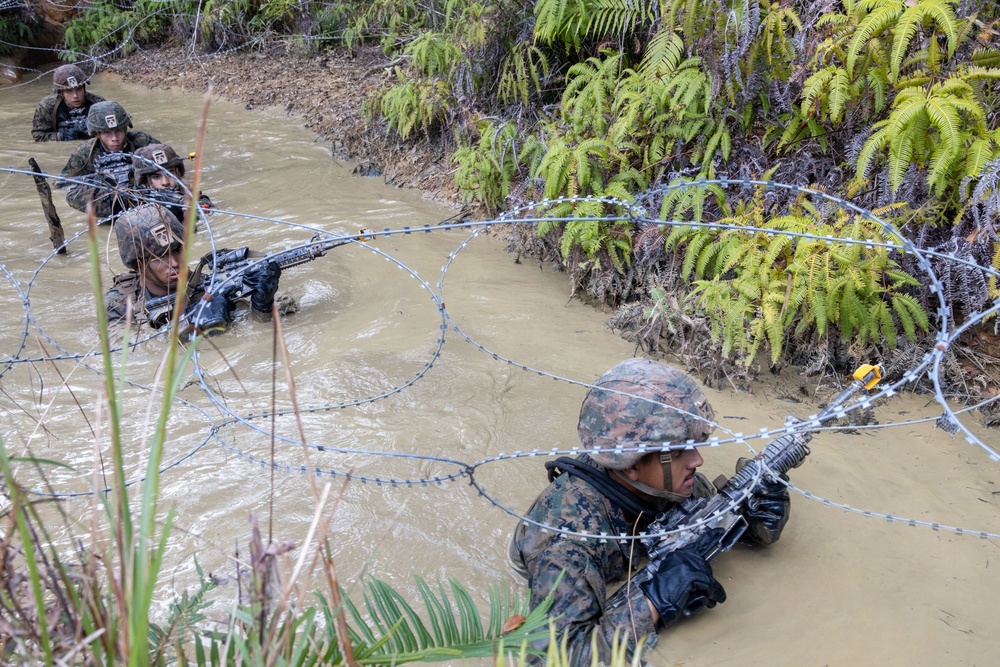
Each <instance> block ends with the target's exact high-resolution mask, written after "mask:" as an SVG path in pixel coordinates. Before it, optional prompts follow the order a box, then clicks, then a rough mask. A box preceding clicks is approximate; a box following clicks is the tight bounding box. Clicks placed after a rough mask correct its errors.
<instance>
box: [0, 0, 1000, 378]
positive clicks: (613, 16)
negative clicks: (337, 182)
mask: <svg viewBox="0 0 1000 667" xmlns="http://www.w3.org/2000/svg"><path fill="white" fill-rule="evenodd" d="M5 25H6V24H5ZM5 30H7V31H8V32H9V31H11V30H12V28H10V27H7V28H5ZM998 32H1000V6H998V5H997V4H996V3H993V2H988V1H987V0H839V1H834V0H813V1H805V0H779V1H777V2H769V1H767V0H761V1H757V0H708V1H704V0H703V1H695V0H659V1H650V0H638V1H635V2H625V1H624V0H538V1H537V2H526V1H524V0H498V1H474V0H445V1H443V2H442V1H433V0H432V1H430V2H418V1H417V0H374V1H373V2H368V1H366V2H357V1H347V2H336V3H334V2H327V3H323V2H291V1H290V0H235V1H230V0H227V1H224V2H223V1H219V0H207V1H202V2H195V1H194V0H166V1H164V0H136V1H135V2H129V3H122V2H116V3H112V2H106V1H98V2H93V3H91V4H90V6H89V8H88V9H86V10H85V11H84V12H82V14H81V15H80V16H79V17H78V18H77V19H75V20H73V21H71V22H70V23H69V24H68V28H67V32H66V37H65V52H64V58H65V59H67V60H74V59H78V58H81V57H83V56H84V54H117V53H125V52H128V51H129V49H130V48H133V45H134V44H142V45H154V44H160V43H167V42H170V41H174V42H180V43H184V44H190V45H191V46H192V47H197V49H198V50H199V51H200V52H205V53H208V52H214V51H218V50H226V49H232V48H239V47H253V45H255V44H257V43H258V42H259V40H261V39H267V38H270V37H280V38H285V39H289V40H292V41H293V42H296V43H299V44H301V46H302V47H303V48H310V49H342V48H346V49H356V48H359V47H360V46H361V45H363V44H378V45H379V47H380V48H381V49H382V50H383V51H384V53H385V54H386V56H387V58H389V59H390V61H391V64H390V65H389V66H388V70H387V71H389V72H391V75H390V76H389V77H388V79H387V80H386V81H385V83H384V85H383V86H382V87H381V88H380V89H379V90H377V91H375V92H374V93H373V94H372V95H371V96H370V98H369V99H368V101H367V103H366V107H365V108H366V113H367V114H368V115H369V117H370V118H371V120H372V121H373V122H375V123H379V124H381V126H382V127H384V128H385V131H387V132H393V133H397V134H398V136H399V137H400V138H401V139H402V140H406V141H409V142H413V143H420V142H428V141H433V142H441V143H443V144H445V145H446V146H447V147H448V150H449V152H450V153H451V154H452V160H453V165H454V167H455V184H456V186H457V187H458V188H459V189H460V191H461V193H462V194H463V196H464V197H466V198H467V199H468V200H469V201H475V202H477V203H479V204H480V205H481V206H483V207H484V208H485V210H487V211H488V212H490V213H496V212H500V211H510V210H512V209H514V208H516V207H518V206H523V205H527V204H530V203H533V202H537V201H539V200H541V199H543V198H545V199H558V198H566V199H564V200H563V201H562V202H561V203H557V204H555V205H551V206H548V207H547V208H546V209H545V210H544V211H539V210H538V209H532V210H530V211H529V212H530V213H532V214H538V213H540V212H544V214H545V215H548V216H553V217H556V218H560V220H559V221H552V222H545V223H542V224H540V225H538V226H537V232H538V237H539V238H537V239H536V238H533V236H534V235H531V236H532V238H525V237H527V235H522V238H523V243H522V245H523V246H524V247H528V248H531V249H532V250H533V251H534V252H535V253H538V254H540V255H541V256H543V257H547V258H550V259H556V260H557V261H558V262H560V263H561V264H563V265H565V266H566V267H567V268H568V270H569V275H570V277H571V281H572V285H573V290H574V292H576V293H579V294H587V295H589V296H590V297H592V298H593V299H595V300H597V301H598V302H600V303H602V304H605V305H608V306H611V307H616V308H620V309H619V313H618V315H617V316H616V318H615V320H614V321H615V322H616V323H617V325H619V326H621V327H622V328H624V329H628V330H630V331H631V332H632V334H633V335H635V336H636V337H637V339H638V341H639V343H640V344H643V345H649V346H655V345H663V346H664V347H668V348H670V349H672V350H673V351H677V352H680V353H681V354H685V353H687V354H688V355H689V358H690V359H695V358H697V359H711V360H712V362H711V364H710V365H712V366H714V368H715V369H716V376H717V377H720V376H719V375H718V372H719V369H720V368H722V366H728V367H729V369H730V371H732V370H733V369H736V370H737V371H741V372H742V373H744V374H749V373H752V369H754V368H757V367H759V366H761V365H771V366H772V367H779V366H781V365H782V364H783V363H785V362H788V361H795V362H798V363H804V364H812V365H813V366H817V367H818V366H828V367H829V365H830V364H832V365H833V366H838V365H840V364H851V363H853V359H852V357H853V356H855V355H857V354H863V355H864V356H865V357H866V358H870V355H872V354H875V355H881V356H882V358H883V359H884V360H887V359H889V358H890V357H893V354H892V350H894V349H895V348H897V346H900V345H902V344H903V343H905V342H906V341H913V340H916V339H918V338H920V337H921V336H924V335H926V332H927V331H928V329H929V328H930V327H931V326H933V322H932V321H931V320H930V317H929V314H933V313H934V312H935V310H936V308H937V305H936V304H935V303H934V301H933V300H932V298H931V295H930V294H929V293H928V290H927V289H926V285H925V283H926V281H925V280H923V278H922V275H921V272H920V271H919V267H918V266H917V264H916V261H915V260H914V259H913V258H912V257H910V256H906V255H902V254H901V253H899V252H898V251H896V250H894V249H891V248H887V247H886V246H885V245H883V244H884V242H885V241H887V240H888V239H887V237H886V235H885V234H884V233H883V232H882V230H881V228H880V226H879V225H877V224H874V223H873V222H872V221H871V220H870V219H868V218H866V217H863V216H858V215H855V214H853V213H852V212H851V211H849V210H845V209H844V208H841V207H839V206H837V205H836V204H835V203H831V202H829V201H821V200H818V199H816V198H815V197H809V196H806V195H803V194H802V193H800V192H797V191H795V190H782V189H774V188H753V187H734V186H729V187H722V186H720V185H718V184H712V183H706V184H704V185H697V184H695V185H691V186H685V187H676V186H677V185H678V184H682V183H691V182H697V181H699V180H708V181H711V180H713V179H752V180H765V181H766V180H771V181H775V182H780V183H785V184H791V185H795V186H800V187H804V188H810V189H815V190H818V191H821V192H824V193H828V194H830V195H834V196H836V197H840V198H844V199H847V200H849V201H850V202H851V203H853V204H855V205H857V206H859V207H862V208H864V209H868V210H869V211H872V212H873V213H874V214H875V215H877V216H879V218H881V219H882V220H886V221H888V222H891V223H892V224H893V225H894V226H895V227H896V228H897V229H900V230H902V233H903V234H904V235H905V236H906V237H907V238H909V239H910V240H912V241H913V242H914V243H915V244H916V245H917V246H918V247H920V248H924V249H929V250H935V251H937V252H938V253H940V254H939V255H933V256H932V259H931V262H932V264H933V266H934V269H935V271H936V272H937V274H938V275H939V276H941V278H942V279H943V281H944V287H945V291H946V292H947V297H948V300H949V303H950V304H951V308H952V311H953V312H951V313H950V314H949V316H951V317H955V318H957V319H958V320H959V321H960V320H962V319H963V318H965V317H967V316H968V315H969V314H970V313H974V312H978V311H981V310H982V309H984V308H985V307H988V306H989V304H990V303H991V301H992V300H993V299H995V298H996V297H997V296H998V295H1000V293H998V292H997V288H996V285H995V284H994V282H993V281H992V280H990V279H989V276H988V275H986V274H985V273H984V272H983V271H982V270H980V269H977V268H975V266H974V265H975V264H980V265H984V266H989V265H993V266H1000V251H998V250H997V248H1000V246H998V245H997V242H998V239H997V227H998V222H1000V188H998V182H1000V107H998V92H1000V39H998ZM672 186H673V187H672ZM584 197H586V199H579V198H584ZM602 198H604V199H602ZM607 198H613V200H609V199H607ZM617 201H621V202H629V203H634V204H635V205H636V206H638V207H640V208H638V209H633V210H639V211H641V212H643V213H644V214H645V215H644V216H643V219H633V220H631V221H627V220H621V219H617V220H615V219H607V218H608V217H609V216H615V215H621V214H622V213H623V212H624V209H623V207H622V206H621V205H620V204H618V203H617ZM647 216H648V217H647ZM658 221H666V222H673V224H666V225H661V224H656V223H657V222H658ZM681 222H715V223H719V224H718V225H717V226H715V227H705V226H692V225H683V224H679V223H681ZM772 230H773V232H781V233H769V232H770V231H772ZM788 234H791V235H788ZM795 234H818V235H820V236H822V237H826V236H830V237H849V238H851V239H855V240H867V241H871V242H873V243H872V244H869V245H860V244H846V243H833V244H830V243H828V242H825V241H823V240H816V239H812V238H809V237H808V236H807V237H801V236H795ZM941 255H950V256H954V257H956V258H958V259H959V260H963V261H964V262H966V263H961V262H959V263H956V262H954V261H952V260H950V259H946V258H943V257H942V256H941ZM709 338H710V339H711V342H710V343H708V342H706V341H707V340H708V339H709ZM862 351H863V352H862ZM890 365H891V364H890Z"/></svg>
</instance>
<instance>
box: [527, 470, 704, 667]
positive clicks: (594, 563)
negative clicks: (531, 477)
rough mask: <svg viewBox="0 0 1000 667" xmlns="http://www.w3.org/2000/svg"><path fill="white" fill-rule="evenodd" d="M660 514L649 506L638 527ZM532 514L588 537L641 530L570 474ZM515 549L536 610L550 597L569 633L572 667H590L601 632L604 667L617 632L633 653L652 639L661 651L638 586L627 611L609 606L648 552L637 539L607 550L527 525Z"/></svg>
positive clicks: (560, 626) (700, 488)
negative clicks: (612, 589) (613, 590)
mask: <svg viewBox="0 0 1000 667" xmlns="http://www.w3.org/2000/svg"><path fill="white" fill-rule="evenodd" d="M580 460H581V461H582V462H584V463H586V464H588V465H591V466H594V468H595V469H597V470H600V471H604V469H603V468H601V467H600V466H597V465H596V464H595V463H594V462H593V460H592V459H590V457H589V456H587V455H586V454H584V455H581V457H580ZM697 480H698V481H697V483H696V485H695V494H696V495H698V496H710V495H712V493H714V489H713V488H712V486H711V484H709V483H708V480H706V479H705V478H704V477H703V476H701V475H698V477H697ZM655 512H656V509H655V508H651V514H650V516H648V517H647V518H646V521H645V522H640V523H639V528H640V530H641V529H644V528H645V527H646V526H647V525H649V522H650V521H652V519H653V518H654V516H655ZM526 516H527V517H528V518H529V519H531V520H532V521H535V522H538V523H539V524H542V525H547V526H559V527H562V528H566V529H568V530H572V531H574V532H578V533H586V534H589V535H600V534H602V533H605V534H609V535H624V534H634V533H635V532H636V531H635V528H636V520H635V518H634V517H626V516H625V513H624V512H623V511H622V509H621V508H620V507H618V506H617V505H615V504H613V503H612V502H610V501H609V500H608V498H607V497H606V496H604V495H603V494H602V493H601V492H600V491H598V490H597V489H596V488H594V487H593V486H592V485H591V484H589V483H588V482H586V481H584V480H583V479H580V478H579V477H577V476H575V475H573V474H572V473H563V474H562V475H560V476H559V477H556V479H555V480H554V481H553V482H552V483H551V484H549V486H548V487H547V488H546V489H545V490H544V491H543V492H542V493H541V495H540V496H539V497H538V499H537V500H536V501H535V504H534V505H532V507H531V509H530V510H529V511H528V513H527V515H526ZM513 547H514V549H515V550H516V551H517V552H518V553H519V554H520V557H521V559H523V563H524V567H525V569H526V570H527V576H528V581H529V582H530V588H531V606H532V607H534V606H536V605H538V604H539V603H540V602H541V601H542V600H544V599H545V597H546V596H547V595H549V594H550V593H551V594H552V597H553V605H552V609H551V610H550V611H549V614H550V616H552V617H553V618H555V617H556V616H561V618H558V619H557V620H556V621H555V625H556V632H557V636H558V637H562V635H563V634H564V633H567V632H568V633H569V642H568V645H567V650H568V651H569V655H570V663H569V664H570V665H572V666H584V665H585V666H589V665H590V661H591V635H592V634H596V638H597V652H598V656H599V657H600V659H601V660H602V661H603V662H604V663H606V662H607V661H608V660H609V656H610V655H611V644H612V641H613V639H614V635H615V630H616V629H619V633H620V635H624V636H623V637H620V640H621V639H622V638H627V641H628V646H629V654H630V655H631V654H632V653H633V652H634V650H635V643H636V640H637V639H641V638H642V637H646V638H647V639H646V641H645V643H644V645H643V646H644V647H646V648H649V647H652V646H654V645H655V643H656V626H655V624H654V623H653V616H652V613H651V611H650V609H649V604H648V603H647V602H646V597H645V595H644V594H643V592H642V589H640V588H639V587H638V586H635V587H633V588H632V589H631V590H630V591H629V596H628V597H629V602H628V604H627V605H622V606H620V607H618V608H616V609H606V608H605V605H606V602H607V598H608V586H609V585H611V584H615V583H619V582H624V581H626V580H627V579H628V578H629V576H630V575H631V573H632V572H633V571H634V570H636V569H637V568H638V566H639V565H641V564H642V563H641V562H640V561H641V559H644V558H645V555H646V554H645V551H644V550H643V547H642V544H641V543H640V542H639V541H627V540H607V541H605V542H604V543H603V544H602V543H601V541H600V540H598V539H587V540H584V539H582V538H579V537H574V536H571V535H566V534H564V533H557V532H553V531H551V530H543V529H542V528H541V527H539V526H536V525H534V524H531V523H526V522H522V523H520V524H519V525H518V527H517V530H516V531H515V534H514V541H513ZM630 551H631V552H632V553H631V554H630ZM630 565H631V567H629V566H630ZM563 571H565V573H564V574H563V576H562V580H561V581H560V582H559V585H558V587H556V586H555V582H556V579H558V578H559V575H560V573H562V572H563ZM633 629H634V633H633ZM539 648H543V649H544V648H545V647H544V646H540V647H539Z"/></svg>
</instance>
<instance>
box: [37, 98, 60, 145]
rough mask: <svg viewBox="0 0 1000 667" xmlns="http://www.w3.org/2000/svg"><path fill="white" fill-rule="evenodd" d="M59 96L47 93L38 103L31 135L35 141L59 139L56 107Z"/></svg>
mask: <svg viewBox="0 0 1000 667" xmlns="http://www.w3.org/2000/svg"><path fill="white" fill-rule="evenodd" d="M58 103H59V98H57V97H56V96H55V95H47V96H46V97H44V98H42V101H41V102H39V103H38V108H37V109H35V117H34V118H33V119H32V121H31V136H32V138H33V139H34V140H35V141H58V140H59V131H58V129H57V128H56V107H57V106H58Z"/></svg>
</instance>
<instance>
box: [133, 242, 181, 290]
mask: <svg viewBox="0 0 1000 667" xmlns="http://www.w3.org/2000/svg"><path fill="white" fill-rule="evenodd" d="M182 260H183V250H178V251H176V252H172V253H169V254H167V255H164V256H163V257H154V258H152V259H149V260H148V261H147V262H146V264H145V265H144V266H143V269H142V273H143V277H144V278H145V279H146V280H145V283H146V289H148V290H149V291H150V292H152V293H153V294H156V295H158V296H159V295H163V294H167V293H168V292H172V291H174V289H175V288H176V286H177V279H178V278H179V277H180V268H181V261H182Z"/></svg>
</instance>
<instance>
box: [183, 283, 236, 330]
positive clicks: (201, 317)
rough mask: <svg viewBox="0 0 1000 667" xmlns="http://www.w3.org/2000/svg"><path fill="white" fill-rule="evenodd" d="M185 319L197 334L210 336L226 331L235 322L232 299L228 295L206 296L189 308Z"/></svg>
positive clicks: (185, 312)
mask: <svg viewBox="0 0 1000 667" xmlns="http://www.w3.org/2000/svg"><path fill="white" fill-rule="evenodd" d="M228 291H229V292H231V291H232V290H228ZM206 297H207V298H206ZM184 317H185V319H186V320H187V324H188V327H189V328H190V329H193V330H194V332H196V333H200V334H203V335H206V336H210V335H213V334H216V333H220V332H222V331H225V329H226V327H227V326H228V325H229V323H230V322H232V321H233V301H232V297H231V295H230V294H228V293H227V294H210V293H209V294H205V295H203V296H202V297H201V298H199V299H196V300H195V301H194V302H192V303H191V304H190V305H189V306H188V307H187V310H185V311H184Z"/></svg>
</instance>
